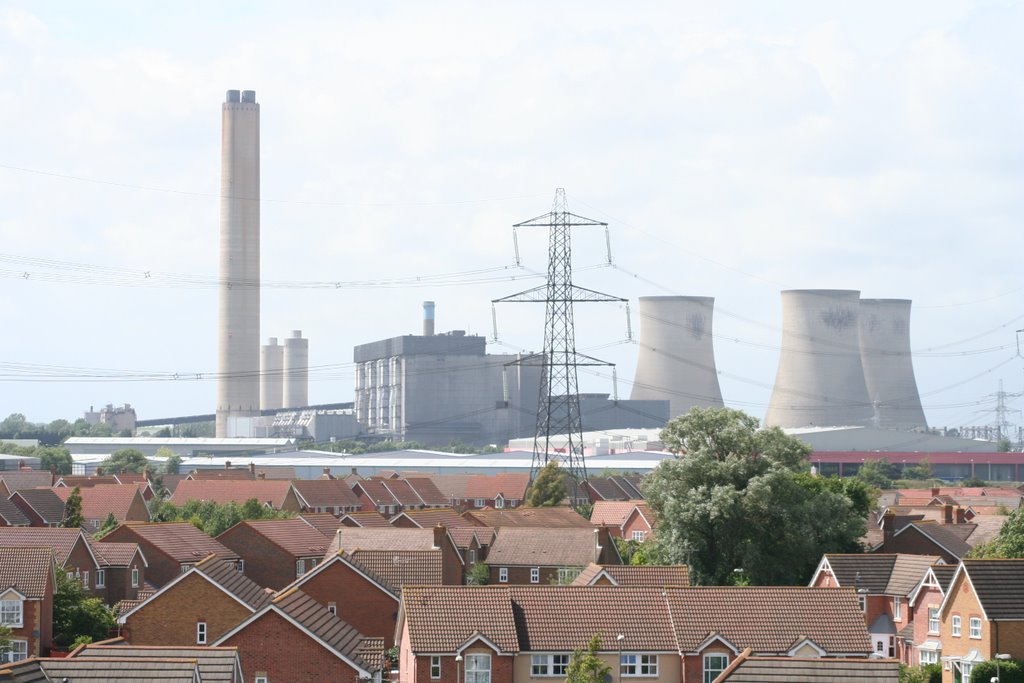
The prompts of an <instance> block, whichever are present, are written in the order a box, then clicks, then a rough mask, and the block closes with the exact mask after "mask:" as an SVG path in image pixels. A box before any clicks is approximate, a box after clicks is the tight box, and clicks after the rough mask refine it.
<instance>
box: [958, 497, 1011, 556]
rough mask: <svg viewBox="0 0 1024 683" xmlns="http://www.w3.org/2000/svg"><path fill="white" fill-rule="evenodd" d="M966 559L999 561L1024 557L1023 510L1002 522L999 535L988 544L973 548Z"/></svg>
mask: <svg viewBox="0 0 1024 683" xmlns="http://www.w3.org/2000/svg"><path fill="white" fill-rule="evenodd" d="M968 557H973V558H987V559H1001V558H1021V557H1024V508H1017V509H1016V510H1014V511H1013V512H1012V513H1010V516H1009V517H1007V518H1006V521H1005V522H1003V526H1002V527H1001V528H1000V529H999V533H998V534H996V537H995V538H993V539H992V540H991V541H989V542H988V543H982V544H980V545H976V546H974V548H972V549H971V551H970V552H969V553H968Z"/></svg>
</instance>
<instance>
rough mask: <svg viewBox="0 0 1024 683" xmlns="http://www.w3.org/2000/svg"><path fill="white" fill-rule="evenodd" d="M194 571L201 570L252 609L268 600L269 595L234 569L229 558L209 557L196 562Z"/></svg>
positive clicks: (261, 605)
mask: <svg viewBox="0 0 1024 683" xmlns="http://www.w3.org/2000/svg"><path fill="white" fill-rule="evenodd" d="M194 569H195V570H196V571H199V572H202V573H203V574H204V575H205V576H206V577H208V578H209V579H210V580H211V581H213V582H214V583H216V584H217V585H218V586H220V587H221V588H223V589H224V590H226V591H227V592H229V593H231V594H232V595H234V596H235V597H236V598H238V599H239V600H241V601H242V602H244V603H245V604H247V605H248V606H249V607H250V608H252V609H253V610H257V609H259V608H260V607H263V606H264V605H266V604H267V603H269V602H270V600H271V596H270V595H269V594H268V593H267V592H266V591H265V590H263V588H262V587H261V586H259V585H258V584H257V583H256V582H255V581H253V580H252V579H250V578H249V577H248V576H246V575H245V574H243V573H242V572H240V571H238V569H236V567H235V564H234V562H232V561H230V560H218V559H216V558H214V557H210V558H208V559H207V560H204V561H203V562H200V563H198V564H197V565H196V566H195V568H194Z"/></svg>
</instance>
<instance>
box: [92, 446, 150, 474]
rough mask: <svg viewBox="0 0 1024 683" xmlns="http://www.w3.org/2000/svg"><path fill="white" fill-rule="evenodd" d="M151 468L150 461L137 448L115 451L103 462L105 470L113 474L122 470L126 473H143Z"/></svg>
mask: <svg viewBox="0 0 1024 683" xmlns="http://www.w3.org/2000/svg"><path fill="white" fill-rule="evenodd" d="M147 467H149V461H148V460H147V459H146V456H145V455H143V454H142V451H140V450H138V449H137V448H122V449H121V450H119V451H114V452H113V453H111V454H110V457H109V458H107V459H106V460H104V461H103V469H104V470H105V471H107V472H109V473H111V474H117V473H118V472H120V471H121V470H124V471H125V472H142V471H144V470H145V469H146V468H147Z"/></svg>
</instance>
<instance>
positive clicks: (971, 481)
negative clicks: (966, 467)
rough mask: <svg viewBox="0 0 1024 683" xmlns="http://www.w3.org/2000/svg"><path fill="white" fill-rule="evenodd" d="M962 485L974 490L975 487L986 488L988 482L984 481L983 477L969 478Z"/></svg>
mask: <svg viewBox="0 0 1024 683" xmlns="http://www.w3.org/2000/svg"><path fill="white" fill-rule="evenodd" d="M960 485H961V486H967V487H972V488H973V487H984V486H988V482H987V481H985V480H984V479H982V478H981V477H967V478H966V479H964V480H962V481H961V482H960Z"/></svg>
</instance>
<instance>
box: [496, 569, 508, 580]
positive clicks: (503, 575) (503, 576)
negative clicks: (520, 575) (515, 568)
mask: <svg viewBox="0 0 1024 683" xmlns="http://www.w3.org/2000/svg"><path fill="white" fill-rule="evenodd" d="M498 583H508V567H498Z"/></svg>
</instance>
